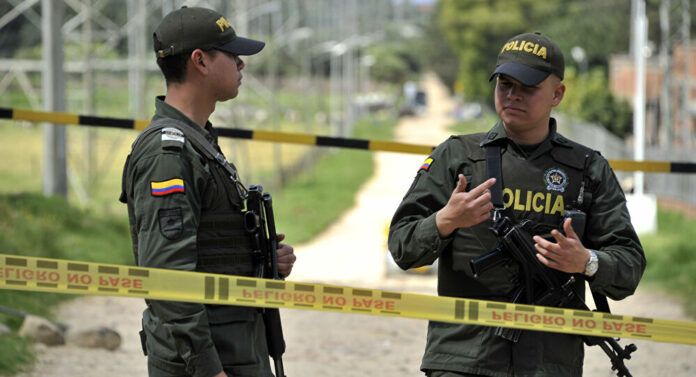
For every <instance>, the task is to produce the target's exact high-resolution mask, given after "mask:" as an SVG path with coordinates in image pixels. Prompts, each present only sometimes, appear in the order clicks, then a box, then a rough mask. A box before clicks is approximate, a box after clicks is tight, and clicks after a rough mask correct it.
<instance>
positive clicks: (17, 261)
mask: <svg viewBox="0 0 696 377" xmlns="http://www.w3.org/2000/svg"><path fill="white" fill-rule="evenodd" d="M5 263H7V265H8V266H21V267H26V266H27V260H26V259H24V258H12V257H6V258H5Z"/></svg>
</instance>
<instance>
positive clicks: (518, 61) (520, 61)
mask: <svg viewBox="0 0 696 377" xmlns="http://www.w3.org/2000/svg"><path fill="white" fill-rule="evenodd" d="M564 70H565V62H564V60H563V53H562V52H561V49H560V48H559V47H558V45H556V43H554V42H553V41H552V40H551V39H549V38H548V37H546V36H545V35H543V34H541V33H539V32H535V33H525V34H520V35H517V36H514V37H512V38H510V39H509V40H508V41H507V42H506V43H505V45H503V48H502V49H501V50H500V53H498V62H497V64H496V66H495V71H494V72H493V74H492V75H491V77H490V80H493V78H495V77H496V76H498V75H506V76H510V77H511V78H513V79H515V80H517V81H519V82H521V83H522V84H524V85H527V86H535V85H537V84H539V83H540V82H542V81H544V79H546V78H547V77H548V76H549V75H550V74H552V73H553V74H555V75H556V76H558V77H559V78H560V79H561V80H563V71H564Z"/></svg>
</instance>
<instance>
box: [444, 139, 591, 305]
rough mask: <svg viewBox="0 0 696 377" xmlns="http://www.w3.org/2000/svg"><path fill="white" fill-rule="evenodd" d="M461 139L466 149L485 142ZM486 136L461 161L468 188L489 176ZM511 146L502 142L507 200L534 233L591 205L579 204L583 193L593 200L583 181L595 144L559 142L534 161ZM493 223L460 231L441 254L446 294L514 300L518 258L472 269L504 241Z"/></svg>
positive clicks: (556, 226)
mask: <svg viewBox="0 0 696 377" xmlns="http://www.w3.org/2000/svg"><path fill="white" fill-rule="evenodd" d="M456 138H457V139H459V140H460V141H461V142H462V143H463V144H465V146H464V148H466V149H472V147H473V146H475V145H478V144H479V142H480V140H477V137H475V136H473V135H471V136H461V137H456ZM478 139H480V136H479V137H478ZM485 141H486V140H484V142H481V143H480V144H481V148H476V149H473V152H472V153H471V154H470V155H469V156H468V157H467V160H466V161H462V162H461V163H460V165H459V166H458V169H457V174H464V176H465V177H466V179H467V182H469V184H468V189H471V188H473V187H476V186H478V185H480V184H481V183H483V182H484V181H486V180H487V179H488V178H489V175H488V172H487V170H486V151H485V149H484V143H485ZM549 142H550V141H549ZM467 146H468V147H467ZM473 148H475V147H473ZM508 148H510V146H508V145H507V144H504V145H501V152H502V155H501V160H502V163H501V168H502V177H503V179H502V181H503V182H502V188H503V203H504V205H505V208H506V213H507V214H508V215H511V217H512V218H514V219H515V220H517V221H523V220H529V221H530V223H531V226H532V228H533V229H534V234H538V235H541V236H544V235H547V234H548V233H549V232H550V231H551V230H552V229H560V227H561V222H562V219H563V214H564V212H565V210H566V209H569V208H571V207H576V208H574V209H585V208H577V203H578V198H579V197H580V196H582V198H583V199H582V200H581V201H580V202H582V203H583V207H585V206H587V205H589V203H591V201H592V194H591V193H592V190H591V189H588V188H589V187H588V186H589V185H590V184H588V182H586V183H585V184H583V182H584V181H586V180H587V177H586V174H585V169H586V165H587V163H588V161H589V159H590V158H591V157H592V154H593V153H595V152H594V151H592V150H591V149H589V148H585V147H583V146H581V145H579V144H576V143H572V144H571V143H570V142H568V144H566V145H553V148H552V149H551V150H550V151H547V152H546V153H544V154H542V155H541V156H539V157H536V158H534V159H533V160H531V159H523V158H521V157H519V156H515V155H514V153H510V151H509V150H507V149H508ZM586 156H587V157H586ZM455 176H456V175H455ZM490 226H491V221H490V220H489V221H486V222H484V223H482V224H479V225H476V226H474V227H471V228H467V229H458V230H457V231H456V233H455V234H454V239H453V241H452V243H451V246H450V247H449V248H448V249H447V250H446V251H445V252H443V254H442V255H441V256H440V260H439V264H438V280H439V284H438V293H439V294H440V295H442V296H454V297H469V298H481V299H490V300H495V301H509V300H510V299H511V297H510V295H511V293H512V292H513V290H514V289H515V287H517V286H518V285H519V284H520V280H519V279H520V277H519V267H518V266H517V265H516V264H515V263H514V262H513V263H509V264H504V265H501V266H499V267H496V268H494V269H492V270H490V271H488V272H487V273H486V274H483V275H482V276H479V277H477V278H474V274H473V272H472V271H471V267H470V263H469V262H470V261H471V259H472V258H475V257H477V256H479V255H481V254H484V253H487V252H489V251H491V250H493V248H494V247H495V246H496V244H497V243H498V239H497V238H496V236H495V234H493V232H492V231H491V230H490V229H489V227H490ZM583 284H584V283H583V282H582V281H579V282H578V284H577V286H576V289H578V292H581V290H582V289H584V285H583Z"/></svg>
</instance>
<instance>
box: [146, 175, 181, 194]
mask: <svg viewBox="0 0 696 377" xmlns="http://www.w3.org/2000/svg"><path fill="white" fill-rule="evenodd" d="M150 188H151V189H152V196H165V195H169V194H173V193H175V192H185V191H184V180H183V179H181V178H174V179H170V180H167V181H162V182H150Z"/></svg>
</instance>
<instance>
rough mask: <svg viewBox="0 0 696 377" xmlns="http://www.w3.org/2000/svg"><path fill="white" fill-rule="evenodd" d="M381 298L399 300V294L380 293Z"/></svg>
mask: <svg viewBox="0 0 696 377" xmlns="http://www.w3.org/2000/svg"><path fill="white" fill-rule="evenodd" d="M382 298H391V299H396V300H401V293H395V292H382Z"/></svg>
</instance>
